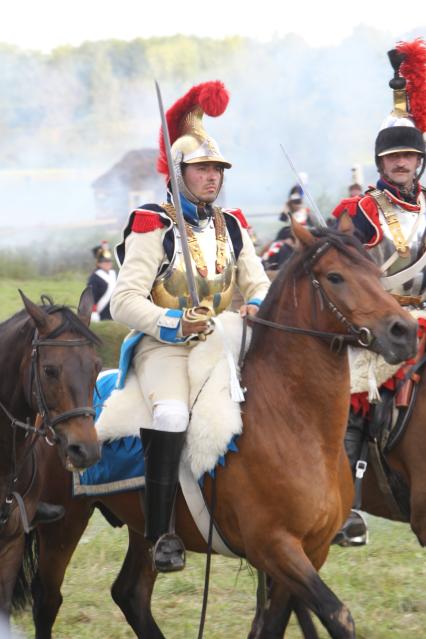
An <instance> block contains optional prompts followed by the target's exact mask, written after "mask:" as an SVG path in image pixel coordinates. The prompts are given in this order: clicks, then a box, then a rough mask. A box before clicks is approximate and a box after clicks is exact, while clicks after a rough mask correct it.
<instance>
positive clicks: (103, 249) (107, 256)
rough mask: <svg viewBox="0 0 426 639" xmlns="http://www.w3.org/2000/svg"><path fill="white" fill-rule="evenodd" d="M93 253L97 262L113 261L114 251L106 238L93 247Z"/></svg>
mask: <svg viewBox="0 0 426 639" xmlns="http://www.w3.org/2000/svg"><path fill="white" fill-rule="evenodd" d="M92 253H93V255H94V256H95V259H96V262H98V263H99V262H112V253H111V250H110V248H109V244H108V242H107V241H106V240H101V243H100V244H98V245H97V246H94V247H93V248H92Z"/></svg>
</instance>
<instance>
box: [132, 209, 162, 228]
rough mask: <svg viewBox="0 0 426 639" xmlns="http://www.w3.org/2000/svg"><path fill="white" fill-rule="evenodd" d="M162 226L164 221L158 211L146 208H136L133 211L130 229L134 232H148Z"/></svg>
mask: <svg viewBox="0 0 426 639" xmlns="http://www.w3.org/2000/svg"><path fill="white" fill-rule="evenodd" d="M163 226H164V222H163V220H162V219H161V216H160V215H159V214H158V213H154V212H153V211H148V210H146V209H137V210H136V211H134V212H133V221H132V231H134V232H135V233H149V232H150V231H155V229H161V228H163Z"/></svg>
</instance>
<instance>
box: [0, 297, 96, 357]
mask: <svg viewBox="0 0 426 639" xmlns="http://www.w3.org/2000/svg"><path fill="white" fill-rule="evenodd" d="M42 300H43V301H44V300H48V303H47V304H40V308H42V309H43V310H44V311H45V312H46V313H48V314H49V315H52V314H53V313H62V315H63V317H64V323H63V330H65V329H66V330H70V331H71V332H73V333H76V334H77V335H82V336H83V337H85V338H86V339H88V340H89V341H90V342H92V344H95V345H96V346H100V345H101V344H102V340H101V339H100V338H99V337H98V336H97V335H95V333H93V331H91V330H90V328H88V327H87V326H86V324H84V322H82V320H81V319H80V318H79V317H78V316H77V315H76V314H75V312H74V311H73V310H72V309H71V307H70V306H65V305H59V304H54V303H53V301H52V300H51V299H50V298H47V296H43V298H42ZM12 328H13V329H14V330H17V331H19V332H20V333H21V334H22V336H23V337H24V339H30V336H32V334H33V332H34V325H33V322H32V320H31V317H30V316H29V315H28V313H27V311H26V309H25V308H23V309H21V310H20V311H18V312H17V313H15V315H12V317H9V318H8V319H7V320H5V321H4V322H2V323H1V324H0V331H6V332H7V331H8V330H9V329H12Z"/></svg>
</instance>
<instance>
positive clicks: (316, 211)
mask: <svg viewBox="0 0 426 639" xmlns="http://www.w3.org/2000/svg"><path fill="white" fill-rule="evenodd" d="M280 147H281V151H282V152H283V153H284V155H285V158H286V160H287V162H288V163H289V165H290V168H291V170H292V171H293V173H294V175H295V176H296V180H297V183H298V185H299V186H300V188H301V189H302V191H303V193H306V197H307V198H308V200H309V203H310V205H311V206H312V212H313V213H314V215H315V217H316V221H317V222H318V223H319V226H322V227H323V228H327V223H326V221H325V219H324V216H323V214H322V213H321V211H320V210H319V208H318V206H317V204H316V202H315V200H314V198H313V197H312V195H311V194H310V192H309V190H308V187H307V186H305V185H304V184H303V183H302V180H301V179H300V176H299V174H298V172H297V171H296V167H295V166H294V164H293V162H292V161H291V158H290V156H289V154H288V153H287V151H286V150H285V148H284V146H283V145H282V144H280Z"/></svg>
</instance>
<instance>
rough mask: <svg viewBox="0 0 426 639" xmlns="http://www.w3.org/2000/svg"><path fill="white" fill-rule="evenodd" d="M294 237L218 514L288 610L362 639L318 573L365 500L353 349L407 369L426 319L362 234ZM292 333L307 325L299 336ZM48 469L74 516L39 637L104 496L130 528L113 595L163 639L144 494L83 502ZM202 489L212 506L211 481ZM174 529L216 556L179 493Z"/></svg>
mask: <svg viewBox="0 0 426 639" xmlns="http://www.w3.org/2000/svg"><path fill="white" fill-rule="evenodd" d="M295 233H296V235H297V237H298V238H299V240H300V242H301V244H302V249H301V250H300V252H299V253H298V254H297V255H295V256H294V258H293V259H292V261H291V262H290V263H289V265H288V267H287V269H286V271H285V272H282V273H280V275H278V277H277V278H276V279H275V281H274V283H273V285H272V286H271V289H270V292H269V294H268V297H267V299H266V300H265V302H264V304H263V305H262V307H261V310H260V312H259V317H260V320H261V321H266V325H265V324H261V323H256V324H255V325H254V327H253V337H252V342H251V346H250V350H249V352H248V354H247V357H246V361H245V365H244V369H243V384H244V386H246V387H247V389H248V392H247V398H246V402H245V406H244V414H243V421H244V430H243V434H242V435H241V436H240V438H239V440H238V449H239V453H238V454H235V455H232V456H230V457H229V459H228V461H227V464H226V466H225V467H219V468H218V469H217V473H216V493H217V506H216V510H215V519H216V521H217V523H218V526H219V528H220V530H221V531H222V533H223V534H224V536H225V538H226V539H227V541H228V543H229V544H230V545H231V547H232V548H233V549H234V550H236V551H237V552H238V553H239V554H240V555H241V556H243V557H246V558H247V560H248V561H249V562H250V563H251V564H252V565H253V566H255V567H256V568H257V569H258V570H262V571H264V572H265V573H266V574H268V575H269V576H270V577H271V578H272V579H273V580H275V581H276V583H278V584H279V585H280V586H281V587H282V589H283V592H285V597H283V598H282V599H281V601H280V604H281V606H282V609H283V611H285V614H286V615H289V614H290V612H291V609H292V598H294V601H300V602H302V603H303V604H304V605H305V606H307V607H308V608H309V609H310V610H312V611H313V612H314V613H315V614H316V615H317V616H318V618H319V619H320V620H321V622H322V623H323V625H324V626H325V628H326V629H327V630H328V632H329V634H330V636H331V637H334V638H335V639H337V638H339V639H353V638H354V637H355V628H354V623H353V620H352V617H351V615H350V613H349V611H348V609H347V608H346V606H345V605H344V604H342V603H341V602H340V601H339V599H338V598H337V597H336V596H335V594H334V593H333V592H332V591H331V590H330V589H329V588H328V587H327V586H326V584H325V583H324V582H323V581H322V580H321V578H320V576H319V575H318V572H317V571H318V570H319V569H320V567H321V566H322V565H323V563H324V562H325V560H326V558H327V555H328V551H329V546H330V542H331V540H332V539H333V537H334V535H335V533H336V531H337V530H338V529H339V527H340V526H341V524H342V522H343V521H344V520H345V518H346V516H347V515H348V512H349V510H350V506H351V503H352V498H353V488H352V479H351V472H350V469H349V464H348V460H347V457H346V455H345V452H344V448H343V437H344V432H345V427H346V422H347V417H348V412H349V399H350V394H349V392H350V390H349V370H348V362H347V356H346V348H345V343H347V342H352V343H354V342H355V341H357V340H359V341H360V342H362V343H364V344H367V343H368V345H369V347H370V348H372V349H373V350H375V351H376V352H379V353H381V354H383V355H384V356H385V357H386V359H387V360H388V361H391V362H399V361H403V360H405V359H407V357H410V356H412V354H413V353H414V351H415V346H416V324H415V323H414V322H413V321H412V320H411V318H410V317H409V316H408V314H407V313H405V312H404V311H402V310H401V309H400V307H399V305H398V304H397V303H396V302H395V300H394V299H393V298H392V297H390V296H389V295H388V294H387V293H385V292H384V290H383V288H382V286H381V284H380V273H379V271H378V269H377V268H376V266H375V265H374V264H373V262H372V261H370V260H369V259H368V258H367V256H366V254H365V252H364V250H363V249H362V247H361V245H360V244H359V243H358V242H357V241H356V240H354V239H353V238H350V237H346V236H339V235H337V234H334V233H330V232H324V233H323V234H322V235H321V236H320V237H314V236H313V235H312V234H311V233H310V232H309V231H307V230H306V229H303V228H301V227H298V226H296V228H295ZM268 321H272V322H274V323H275V324H274V326H272V325H270V324H269V325H268ZM279 327H281V329H282V328H283V327H286V330H280V328H279ZM288 327H298V329H299V330H298V332H299V334H294V333H292V332H291V331H289V330H288ZM315 331H320V332H317V333H315ZM337 334H340V335H343V334H344V335H345V337H342V338H339V337H336V335H337ZM370 338H371V339H370ZM331 344H332V346H333V347H332V348H330V346H331ZM271 398H273V401H271ZM49 472H50V473H51V474H52V475H55V477H56V478H57V481H56V482H55V483H53V482H52V483H49V484H47V485H46V492H45V493H43V497H44V498H45V499H47V500H51V501H54V502H56V503H63V504H64V505H65V507H66V516H65V519H64V520H61V521H59V522H58V523H57V524H52V525H51V526H44V527H41V528H40V531H39V532H40V535H39V536H40V555H39V571H38V574H37V577H36V579H35V581H34V584H33V595H34V607H33V612H34V620H35V625H36V637H37V639H50V637H51V631H52V626H53V623H54V620H55V618H56V615H57V612H58V609H59V607H60V605H61V601H62V598H61V594H60V587H61V584H62V580H63V576H64V573H65V569H66V566H67V564H68V562H69V560H70V558H71V556H72V553H73V551H74V549H75V547H76V545H77V543H78V540H79V538H80V536H81V534H82V533H83V531H84V529H85V527H86V525H87V522H88V519H89V517H90V514H91V512H92V510H93V507H94V502H101V505H102V508H103V509H105V508H106V509H108V511H110V512H111V513H113V514H114V515H115V516H116V517H117V518H118V519H119V520H121V521H122V522H125V523H126V524H127V525H128V527H129V533H130V535H129V539H130V542H129V550H128V553H127V556H126V559H125V562H124V564H123V567H122V569H121V572H120V574H119V576H118V578H117V579H116V581H115V583H114V585H113V588H112V595H113V598H114V600H115V601H116V603H117V604H118V605H119V606H120V607H121V609H122V610H123V612H124V614H125V616H126V619H127V620H128V622H129V623H130V625H131V626H132V628H133V630H134V631H135V633H136V635H137V636H138V637H139V638H140V639H164V635H163V634H162V633H161V630H160V629H159V627H158V626H157V624H156V623H155V621H154V619H153V617H152V614H151V610H150V604H151V595H152V590H153V587H154V583H155V579H156V576H157V575H156V573H155V572H154V571H153V570H152V565H151V560H150V554H149V544H148V543H147V542H145V540H144V539H143V536H142V535H143V530H144V519H143V512H142V509H141V501H140V495H139V494H138V493H137V492H128V493H122V494H119V495H112V496H108V497H100V498H96V499H95V498H91V499H90V498H77V499H72V498H71V490H70V484H71V478H70V477H67V476H66V474H65V473H64V472H63V471H62V469H61V465H60V463H59V460H58V459H57V457H56V456H55V455H54V453H53V452H51V453H50V464H49ZM60 476H62V477H63V481H60V479H59V477H60ZM204 491H205V494H206V499H207V501H208V502H210V500H211V498H212V480H211V478H210V477H206V478H205V482H204ZM176 526H177V531H178V533H179V534H180V535H181V536H182V538H183V540H184V542H185V545H186V547H187V548H188V549H190V550H194V551H197V552H205V551H206V543H205V542H204V540H203V539H202V537H201V535H200V533H199V532H198V530H197V528H196V526H195V524H194V522H193V521H192V518H191V516H190V514H189V512H188V509H187V506H186V504H185V501H184V499H183V497H182V495H181V494H180V493H179V495H178V499H177V509H176ZM278 636H280V635H278V634H276V633H274V631H273V629H272V630H271V628H269V627H268V626H267V625H265V624H264V623H263V619H262V618H261V617H259V618H258V619H257V620H256V624H255V625H254V626H253V630H252V632H251V633H250V639H255V638H256V639H276V638H278Z"/></svg>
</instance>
